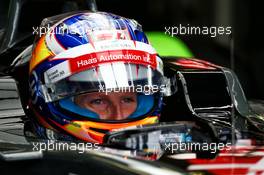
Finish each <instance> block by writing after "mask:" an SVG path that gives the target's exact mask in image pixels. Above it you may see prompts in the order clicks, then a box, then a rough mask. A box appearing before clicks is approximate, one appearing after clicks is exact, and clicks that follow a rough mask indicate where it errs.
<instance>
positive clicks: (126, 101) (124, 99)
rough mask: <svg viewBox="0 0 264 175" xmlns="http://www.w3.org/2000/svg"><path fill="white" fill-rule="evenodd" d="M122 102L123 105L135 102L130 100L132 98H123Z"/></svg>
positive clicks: (132, 99)
mask: <svg viewBox="0 0 264 175" xmlns="http://www.w3.org/2000/svg"><path fill="white" fill-rule="evenodd" d="M122 102H123V103H133V102H135V99H134V98H132V97H124V98H123V99H122Z"/></svg>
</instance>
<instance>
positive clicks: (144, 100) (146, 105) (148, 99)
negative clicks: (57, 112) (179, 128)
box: [59, 94, 154, 119]
mask: <svg viewBox="0 0 264 175" xmlns="http://www.w3.org/2000/svg"><path fill="white" fill-rule="evenodd" d="M137 101H138V104H137V109H136V110H135V112H133V113H132V114H131V115H129V116H128V118H129V119H132V118H136V117H139V116H142V115H145V114H147V113H148V112H149V111H150V110H151V109H152V107H153V106H154V96H153V95H143V94H140V95H138V96H137ZM59 105H60V106H61V107H62V108H63V109H65V110H68V111H71V112H73V113H77V114H79V115H81V116H85V117H90V118H95V119H99V115H98V114H97V113H95V112H93V111H91V110H89V109H84V108H81V107H79V106H78V105H76V104H75V103H74V102H73V101H72V99H71V98H67V99H63V100H60V101H59Z"/></svg>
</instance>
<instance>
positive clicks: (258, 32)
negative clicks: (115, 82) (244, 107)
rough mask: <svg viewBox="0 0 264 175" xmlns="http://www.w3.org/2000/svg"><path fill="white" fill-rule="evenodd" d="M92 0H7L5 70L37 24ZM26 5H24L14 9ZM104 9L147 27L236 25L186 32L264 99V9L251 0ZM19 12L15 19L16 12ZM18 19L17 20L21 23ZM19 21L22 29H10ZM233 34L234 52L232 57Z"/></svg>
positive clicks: (146, 0) (1, 38)
mask: <svg viewBox="0 0 264 175" xmlns="http://www.w3.org/2000/svg"><path fill="white" fill-rule="evenodd" d="M87 2H89V0H56V1H53V0H10V1H9V0H1V2H0V71H4V69H5V68H6V66H8V65H9V64H10V63H11V61H12V59H14V58H15V57H16V56H17V55H18V53H19V52H21V51H22V50H23V49H24V48H25V47H26V46H27V45H29V44H30V43H32V41H33V37H32V35H31V34H32V32H33V29H32V27H33V26H38V25H39V24H40V22H41V20H42V18H44V17H48V16H53V15H57V14H60V13H63V12H68V11H73V10H83V9H89V8H90V6H89V4H88V3H87ZM18 5H20V6H19V7H20V8H18V9H19V10H14V8H15V7H16V6H18ZM97 7H98V10H100V11H107V12H112V13H115V14H118V15H121V16H125V17H128V18H133V19H135V20H137V21H138V22H139V23H141V24H142V26H143V30H145V31H161V32H165V27H169V26H170V27H173V26H179V24H182V25H187V24H189V26H207V27H210V26H223V27H227V26H231V27H232V36H218V37H215V38H212V37H210V36H209V35H208V36H206V35H180V36H178V37H179V38H180V39H182V40H183V41H184V42H185V44H186V45H187V46H188V47H189V48H190V49H191V51H192V52H193V53H194V55H195V56H196V57H197V58H202V59H205V60H208V61H211V62H213V63H216V64H220V65H223V66H226V67H230V68H231V67H232V68H233V69H234V71H235V72H236V73H237V75H238V77H239V79H240V81H241V84H242V86H243V88H244V90H245V93H246V96H247V97H248V98H249V99H264V90H263V89H264V78H263V76H264V68H263V67H264V44H263V38H264V35H263V32H262V26H264V25H263V23H264V20H263V19H262V18H263V10H262V6H261V5H260V2H257V1H249V0H199V1H197V0H126V1H124V0H97ZM15 15H17V16H18V18H17V19H18V20H15V18H14V16H15ZM15 23H17V24H15ZM15 25H17V26H18V27H17V30H16V32H13V33H12V32H10V29H12V28H14V26H15ZM231 38H233V44H234V49H233V53H234V54H233V55H234V57H233V58H234V59H233V60H232V61H231V53H232V49H231V47H230V46H231Z"/></svg>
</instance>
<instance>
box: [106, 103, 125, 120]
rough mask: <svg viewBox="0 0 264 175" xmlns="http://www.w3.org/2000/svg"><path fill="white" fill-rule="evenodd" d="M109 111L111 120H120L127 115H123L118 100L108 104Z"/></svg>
mask: <svg viewBox="0 0 264 175" xmlns="http://www.w3.org/2000/svg"><path fill="white" fill-rule="evenodd" d="M110 108H111V109H110V111H111V116H112V117H111V119H112V120H122V119H125V118H127V117H128V116H125V114H124V112H123V109H122V106H121V104H120V103H118V102H112V105H111V106H110Z"/></svg>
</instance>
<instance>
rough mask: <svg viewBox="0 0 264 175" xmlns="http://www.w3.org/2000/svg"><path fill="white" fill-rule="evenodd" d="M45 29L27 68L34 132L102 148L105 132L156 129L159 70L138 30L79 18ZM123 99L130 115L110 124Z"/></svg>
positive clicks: (103, 17) (122, 22)
mask: <svg viewBox="0 0 264 175" xmlns="http://www.w3.org/2000/svg"><path fill="white" fill-rule="evenodd" d="M54 21H56V22H54ZM50 24H52V25H50ZM44 27H46V29H47V30H46V32H45V33H38V36H36V39H35V42H34V45H33V51H32V56H31V59H30V63H29V87H30V91H31V97H30V100H29V108H30V109H31V110H32V112H33V114H34V118H35V119H36V123H37V125H39V126H41V128H45V129H48V130H51V131H55V132H57V133H63V134H65V135H68V136H70V137H72V138H76V139H78V140H82V141H87V142H94V143H103V137H104V135H105V133H107V132H108V131H112V130H118V129H120V128H126V127H132V126H137V125H146V124H153V123H156V122H158V120H159V116H160V110H161V106H162V97H163V94H164V92H165V91H166V87H167V85H166V80H165V78H164V76H163V63H162V60H161V59H160V57H159V56H158V55H157V53H156V51H155V49H154V48H153V47H152V46H151V45H150V44H149V42H148V40H147V38H146V36H145V34H144V32H143V31H142V28H141V25H140V24H138V23H137V22H136V21H135V20H131V19H127V18H124V17H120V16H117V15H114V14H110V13H105V12H81V13H75V14H71V15H66V16H63V17H61V16H60V19H59V20H58V19H57V20H54V19H53V21H52V22H47V20H44V21H43V22H42V24H41V29H43V28H44ZM115 94H119V96H118V97H115ZM123 95H124V96H125V97H124V98H123ZM122 98H123V99H122ZM131 98H132V99H131ZM120 99H121V102H122V105H128V106H126V107H127V111H129V112H124V111H123V113H122V112H121V113H119V114H117V112H116V113H111V114H110V112H109V116H107V111H111V110H110V107H109V106H113V104H112V102H113V101H115V102H116V101H117V102H116V103H118V104H119V101H120ZM111 100H112V101H111ZM131 103H133V104H134V105H133V107H131V106H129V105H130V104H131ZM87 104H88V105H87ZM89 105H90V106H89ZM93 105H94V106H96V105H97V107H98V105H99V110H100V112H101V113H100V112H98V110H97V109H96V108H93ZM111 109H112V108H111ZM113 109H114V108H113ZM102 113H105V114H104V115H103V114H102ZM124 113H125V114H124ZM122 114H123V115H125V116H123V117H122V116H120V115H122ZM115 115H118V117H117V116H115ZM42 130H43V129H42ZM37 132H39V133H40V131H37ZM39 135H41V136H43V133H40V134H39Z"/></svg>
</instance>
